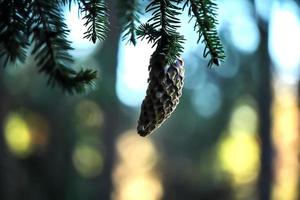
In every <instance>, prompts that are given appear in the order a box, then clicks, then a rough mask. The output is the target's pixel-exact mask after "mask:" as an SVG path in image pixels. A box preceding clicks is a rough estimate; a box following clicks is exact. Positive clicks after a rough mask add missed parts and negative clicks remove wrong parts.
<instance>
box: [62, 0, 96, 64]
mask: <svg viewBox="0 0 300 200" xmlns="http://www.w3.org/2000/svg"><path fill="white" fill-rule="evenodd" d="M82 17H83V15H82V14H80V13H79V12H78V6H77V5H75V4H72V7H71V10H70V11H69V7H66V8H65V18H66V24H67V26H68V28H69V29H70V34H69V35H68V40H70V41H71V42H72V47H73V48H74V50H72V51H70V53H71V54H72V55H73V56H74V57H76V58H78V59H80V58H84V57H86V56H88V55H89V54H90V53H91V52H92V51H93V50H94V49H95V48H96V46H97V45H96V44H93V43H92V42H91V41H89V40H88V39H84V38H83V37H84V32H85V31H86V29H87V28H86V27H85V26H84V23H85V21H84V20H82Z"/></svg>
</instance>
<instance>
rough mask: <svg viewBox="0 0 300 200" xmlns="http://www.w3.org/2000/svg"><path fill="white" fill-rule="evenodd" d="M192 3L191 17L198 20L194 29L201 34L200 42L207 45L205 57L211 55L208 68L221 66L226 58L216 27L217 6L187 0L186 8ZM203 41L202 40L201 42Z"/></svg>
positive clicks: (202, 0)
mask: <svg viewBox="0 0 300 200" xmlns="http://www.w3.org/2000/svg"><path fill="white" fill-rule="evenodd" d="M188 3H190V8H189V15H190V16H192V18H193V17H195V18H196V22H195V26H194V29H195V30H196V31H197V33H198V34H199V38H198V42H200V41H201V42H203V43H204V44H205V48H204V52H203V56H204V57H207V56H208V55H210V61H209V63H208V67H212V65H213V64H215V65H219V64H220V61H223V60H224V58H225V53H224V50H223V46H222V44H221V40H220V38H219V36H218V33H217V29H216V25H217V23H218V21H217V19H216V15H217V14H216V10H217V5H216V4H215V3H214V2H213V0H187V1H186V3H185V5H184V7H185V6H187V5H188ZM201 39H202V40H201Z"/></svg>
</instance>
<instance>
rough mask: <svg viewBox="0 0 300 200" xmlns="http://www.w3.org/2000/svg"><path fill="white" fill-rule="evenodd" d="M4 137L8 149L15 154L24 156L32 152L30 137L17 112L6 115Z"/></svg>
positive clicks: (26, 126)
mask: <svg viewBox="0 0 300 200" xmlns="http://www.w3.org/2000/svg"><path fill="white" fill-rule="evenodd" d="M4 129H5V130H4V138H5V140H6V143H7V145H8V148H9V150H10V151H11V152H12V153H13V154H14V155H16V156H18V157H21V158H25V157H27V156H28V155H29V154H30V153H31V152H32V137H31V133H30V129H29V127H28V124H27V123H26V121H25V120H24V119H23V118H22V117H21V116H20V115H19V114H17V113H11V114H9V115H8V117H7V119H6V122H5V128H4Z"/></svg>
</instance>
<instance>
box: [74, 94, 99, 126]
mask: <svg viewBox="0 0 300 200" xmlns="http://www.w3.org/2000/svg"><path fill="white" fill-rule="evenodd" d="M76 115H77V118H78V121H79V122H80V123H82V124H83V125H85V126H88V127H101V125H102V123H103V113H102V110H101V108H100V107H99V106H98V104H96V103H95V102H93V101H90V100H83V101H81V102H79V104H78V105H77V107H76Z"/></svg>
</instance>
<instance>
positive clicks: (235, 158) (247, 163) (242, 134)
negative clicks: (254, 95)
mask: <svg viewBox="0 0 300 200" xmlns="http://www.w3.org/2000/svg"><path fill="white" fill-rule="evenodd" d="M252 105H255V104H254V103H253V100H252V99H251V98H250V97H248V98H242V99H241V100H240V101H239V103H238V104H237V106H236V108H235V109H234V111H233V113H232V116H231V120H230V123H229V128H228V134H226V135H224V137H223V138H222V140H221V141H220V143H219V147H218V157H219V161H220V163H221V167H222V168H223V169H224V170H225V171H227V172H228V173H229V174H231V175H232V178H233V180H234V183H236V184H243V183H248V182H251V181H254V180H255V178H256V177H257V172H258V167H259V156H260V150H259V144H258V142H257V138H256V134H255V133H256V130H257V122H258V120H257V113H256V111H255V109H254V106H252Z"/></svg>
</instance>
